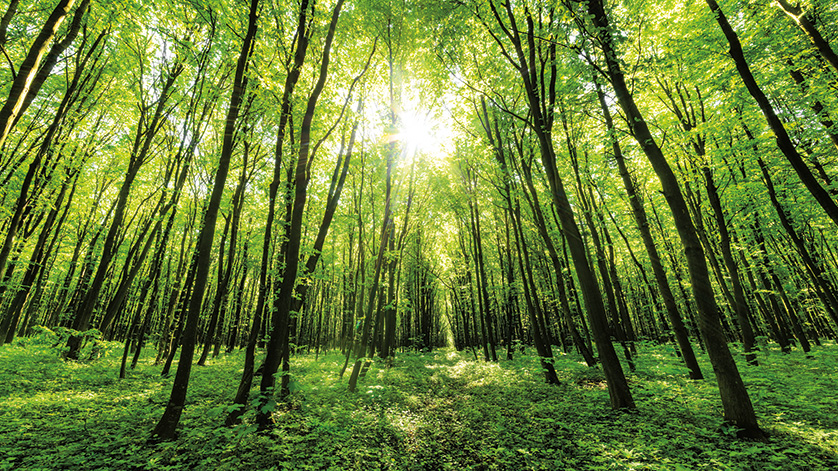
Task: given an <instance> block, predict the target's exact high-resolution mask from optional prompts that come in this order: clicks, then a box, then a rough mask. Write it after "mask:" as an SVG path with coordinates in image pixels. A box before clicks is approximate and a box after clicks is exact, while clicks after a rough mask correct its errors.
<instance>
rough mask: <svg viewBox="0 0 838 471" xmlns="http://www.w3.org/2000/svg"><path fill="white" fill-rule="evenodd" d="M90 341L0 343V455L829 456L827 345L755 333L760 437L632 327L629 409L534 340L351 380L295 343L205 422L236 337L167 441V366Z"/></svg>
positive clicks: (79, 459) (234, 373)
mask: <svg viewBox="0 0 838 471" xmlns="http://www.w3.org/2000/svg"><path fill="white" fill-rule="evenodd" d="M102 347H103V348H102V351H101V357H99V358H98V359H96V360H94V361H90V362H86V363H79V362H64V361H62V360H60V359H59V357H58V355H57V352H56V350H55V349H53V348H51V346H50V344H49V339H48V338H46V337H44V336H41V337H36V338H35V339H23V340H20V341H16V342H15V344H13V345H7V346H4V347H2V348H0V470H9V469H15V470H18V469H20V470H35V469H43V470H52V469H73V470H75V469H79V470H82V469H83V470H89V469H114V470H130V469H135V470H146V469H148V470H174V469H177V470H180V469H183V470H187V469H188V470H193V469H194V470H219V469H229V470H261V469H278V470H279V469H288V470H304V469H306V470H308V469H311V470H327V469H330V470H343V469H352V470H364V471H366V470H377V469H390V470H466V469H470V470H529V469H543V470H565V469H568V470H585V469H638V470H639V469H655V470H693V469H695V470H698V469H702V470H726V469H734V470H746V469H754V470H829V469H831V470H835V469H838V402H836V398H837V397H838V374H836V367H837V366H838V346H835V345H834V344H829V345H825V346H823V347H818V348H816V350H815V351H814V352H813V353H812V358H806V357H805V356H804V355H803V354H802V353H801V352H794V353H792V354H790V355H784V354H781V353H780V352H779V351H778V350H776V349H774V348H771V347H770V346H769V347H763V349H762V352H761V354H760V356H759V359H760V361H761V365H760V366H757V367H754V366H744V365H741V364H740V370H741V372H742V374H743V377H744V380H745V383H746V384H747V386H748V389H749V391H750V394H751V399H752V400H753V402H754V405H755V408H756V411H757V414H758V417H759V420H760V424H761V426H762V427H763V429H765V430H766V431H767V432H768V433H769V434H770V438H769V439H768V440H766V441H760V442H755V441H742V440H737V439H735V438H732V436H733V435H735V432H736V431H735V430H733V429H731V428H729V427H725V426H721V415H722V413H721V404H720V401H719V397H718V388H717V386H716V384H715V381H714V380H712V379H710V380H706V381H690V380H689V379H688V377H687V373H686V371H687V370H686V368H684V367H683V366H681V364H680V362H679V360H678V358H676V357H675V356H674V352H673V350H672V347H671V346H654V345H650V344H645V343H641V344H639V345H638V350H639V355H638V357H637V358H636V363H637V371H636V372H635V373H632V374H629V383H630V386H631V388H632V392H633V394H634V398H635V400H636V402H637V410H636V411H634V412H629V413H627V412H616V411H612V410H611V409H610V407H609V403H608V393H607V390H606V388H605V384H604V382H603V377H602V374H601V373H600V372H599V370H597V369H590V368H587V367H585V366H584V364H583V363H580V360H581V359H580V358H579V357H576V356H575V355H559V356H558V358H557V359H556V370H557V372H558V374H559V378H560V379H561V380H562V383H563V384H562V385H560V386H558V387H556V386H549V385H547V384H544V383H543V381H542V376H541V375H540V373H539V371H538V370H539V368H538V366H537V365H538V362H537V359H536V358H534V357H532V356H522V355H516V359H515V360H514V361H501V362H500V364H493V363H484V362H482V361H474V358H473V356H472V355H471V352H456V351H454V350H451V349H442V350H438V351H436V352H434V353H429V354H410V353H403V354H399V355H398V357H397V359H396V361H395V362H394V364H393V366H392V367H391V368H389V369H388V368H384V367H383V366H384V365H382V364H374V365H373V366H372V367H371V369H370V372H369V374H368V375H367V377H366V378H365V379H364V380H363V382H362V383H360V385H359V391H358V392H356V393H354V394H353V393H349V392H348V391H347V388H346V379H345V378H344V379H343V380H341V379H339V378H338V372H339V370H340V367H341V365H342V364H343V357H342V356H341V355H340V354H339V353H338V352H334V353H329V354H327V355H321V356H320V358H319V359H318V360H315V357H314V355H313V354H312V355H301V356H298V357H295V358H293V359H292V373H293V374H294V376H293V378H294V381H293V382H292V390H293V394H292V396H293V400H292V403H291V404H290V407H280V408H278V409H277V411H276V412H275V417H276V421H277V425H276V427H275V428H274V429H273V430H271V431H270V432H267V433H259V432H256V431H255V427H254V426H253V425H250V424H249V421H250V420H251V419H252V417H253V412H252V411H250V412H248V413H247V414H246V415H245V422H244V424H243V425H239V426H235V427H232V428H227V427H223V426H221V424H222V422H223V420H224V417H225V414H226V411H227V410H228V408H229V405H230V402H231V399H232V396H233V394H234V393H235V390H236V387H237V385H238V381H239V377H240V374H241V365H242V363H243V361H242V358H243V357H242V353H241V352H236V353H233V354H230V355H222V356H220V357H219V358H216V359H215V360H212V361H211V362H209V363H208V366H206V367H194V368H193V370H192V371H193V373H192V380H191V382H190V385H189V394H188V403H187V407H186V409H185V412H184V414H183V417H182V419H181V431H180V435H179V437H178V439H177V440H176V441H172V442H163V443H159V444H153V445H151V444H147V443H146V440H147V439H148V437H149V434H150V432H151V430H152V428H153V427H154V425H155V424H156V422H157V420H158V419H159V418H160V415H161V414H162V412H163V408H164V405H165V403H166V401H167V400H168V396H169V393H170V390H171V384H172V379H171V378H161V377H160V367H159V366H154V365H153V364H152V363H153V358H150V357H149V358H146V357H144V358H143V359H141V361H140V364H139V365H138V367H137V369H136V370H134V371H129V373H128V377H127V378H126V379H124V380H120V379H119V378H118V368H119V359H120V355H121V345H120V344H117V343H111V344H103V345H102ZM151 354H153V352H152V351H150V350H149V355H151ZM700 360H701V366H702V368H703V370H704V373H705V375H706V376H709V377H711V378H712V374H713V373H712V369H711V368H710V365H709V364H708V361H707V357H706V355H701V356H700ZM350 366H351V365H350ZM172 371H174V368H173V369H172Z"/></svg>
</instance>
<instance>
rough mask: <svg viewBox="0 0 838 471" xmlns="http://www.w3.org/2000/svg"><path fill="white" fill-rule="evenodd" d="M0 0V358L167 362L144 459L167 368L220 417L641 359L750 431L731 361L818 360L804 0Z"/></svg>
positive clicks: (625, 390)
mask: <svg viewBox="0 0 838 471" xmlns="http://www.w3.org/2000/svg"><path fill="white" fill-rule="evenodd" d="M0 10H2V11H0V13H2V19H0V52H2V56H3V57H2V61H0V104H2V108H1V109H0V238H2V242H0V345H4V344H5V345H6V346H4V347H2V348H3V349H6V353H4V355H8V356H7V357H6V358H9V359H10V358H24V357H26V355H25V351H26V349H27V348H35V346H42V347H43V346H45V345H47V344H48V345H49V346H50V350H49V351H50V352H52V353H51V354H52V355H53V356H54V357H55V358H58V359H60V362H59V363H56V365H72V364H80V365H86V364H92V363H96V362H97V361H104V360H100V359H99V357H100V356H101V355H103V354H104V356H105V357H109V356H110V355H111V354H110V353H107V352H110V351H111V350H113V351H114V352H116V353H113V355H115V356H116V357H119V358H120V361H116V362H114V368H116V370H117V371H116V373H117V376H118V378H117V379H118V380H119V381H129V380H131V377H132V375H133V376H134V377H135V378H136V377H139V375H140V373H139V371H151V369H155V371H157V373H156V374H158V373H159V374H160V375H161V376H162V377H163V378H169V380H167V381H168V382H166V383H159V384H158V386H157V387H158V388H164V389H166V391H167V392H166V396H167V398H166V399H162V400H161V401H160V404H161V405H160V407H159V408H158V409H156V410H157V415H158V416H159V417H158V418H157V419H155V422H156V426H153V427H152V426H149V429H148V430H147V433H146V436H145V438H146V439H149V444H150V445H149V446H151V444H159V443H165V442H168V441H171V440H174V439H175V438H176V437H177V436H178V433H179V432H178V431H179V430H182V429H183V428H184V426H183V424H182V423H181V416H182V414H183V413H184V409H185V406H186V404H189V403H190V401H191V400H193V399H190V398H191V397H192V396H193V395H194V393H193V389H194V388H193V386H192V384H194V382H193V381H191V380H190V378H191V377H193V376H195V374H196V370H195V368H193V363H194V364H195V365H196V366H200V367H204V366H207V367H208V368H209V367H212V366H213V365H221V364H224V365H227V366H226V367H225V369H224V374H225V375H227V376H229V377H227V378H226V379H225V380H224V382H223V384H225V385H226V386H225V387H227V386H229V388H228V389H226V390H225V391H222V392H220V393H223V394H225V395H226V396H225V397H227V399H226V400H227V404H226V405H225V406H224V408H223V413H218V414H216V415H218V418H217V419H218V420H217V422H218V423H217V424H216V425H217V426H219V427H220V426H222V425H226V426H227V427H233V428H234V429H235V428H236V427H238V430H243V431H245V432H242V433H243V434H244V433H251V432H252V433H255V432H257V431H258V432H260V433H266V432H267V431H270V430H275V429H277V428H278V427H280V425H279V424H278V421H279V422H281V419H280V418H278V417H279V415H280V414H281V412H282V411H284V410H288V408H290V409H292V410H293V406H292V404H294V401H295V400H298V399H299V397H298V394H299V388H301V387H312V385H311V384H309V385H308V386H301V385H302V384H304V383H305V382H306V381H315V379H314V378H316V377H319V376H317V375H315V376H306V372H307V370H306V368H308V369H313V368H324V367H323V365H327V364H328V365H332V366H333V370H334V371H332V372H331V373H332V376H333V377H330V379H329V380H328V381H333V383H331V384H332V386H331V387H333V388H334V387H336V388H340V389H341V390H342V391H345V392H346V394H348V395H349V396H346V397H352V396H351V395H352V394H356V395H357V394H359V392H358V390H359V389H361V388H363V387H364V386H363V384H364V382H365V381H368V380H369V378H368V376H371V375H377V374H378V373H377V372H385V373H386V372H387V371H391V370H392V371H396V370H398V368H400V365H404V364H410V365H414V367H416V368H420V369H421V368H424V367H423V366H421V365H422V364H423V363H422V361H421V358H424V357H423V356H422V355H426V356H427V358H428V363H427V364H433V363H434V362H435V361H436V360H433V358H437V359H438V360H439V361H442V360H441V358H443V357H444V358H447V359H448V361H452V362H454V359H455V358H458V359H462V360H463V361H464V362H469V361H470V362H475V363H479V362H484V363H486V364H487V365H496V366H498V367H499V368H500V367H502V366H503V365H504V364H507V365H508V368H513V370H510V371H514V372H515V374H516V375H527V376H528V377H530V378H531V379H537V381H539V382H544V383H546V384H547V385H551V386H553V390H555V391H561V390H562V388H565V387H567V383H568V381H569V379H568V378H569V376H568V375H571V376H573V375H577V376H578V375H585V374H590V375H592V377H595V378H596V381H595V382H596V383H597V384H601V385H602V387H603V388H604V394H607V401H606V402H607V404H605V403H603V404H600V406H601V408H602V409H603V410H608V409H609V408H610V409H611V410H615V411H622V413H633V412H631V411H634V410H637V409H639V410H642V409H643V408H644V407H649V404H648V396H647V395H646V394H645V393H643V391H644V388H643V387H638V381H640V379H639V378H641V377H643V375H647V374H649V373H648V368H654V365H655V364H656V363H655V361H652V360H651V358H659V356H660V355H663V354H661V352H662V351H667V352H670V356H671V358H669V359H659V361H660V362H661V363H660V364H665V363H666V362H673V361H674V362H675V363H676V364H678V365H679V366H678V367H677V369H678V371H679V372H678V373H677V376H678V377H679V378H682V379H684V380H685V381H686V383H685V384H689V382H690V381H694V382H699V381H704V382H708V383H710V384H712V385H713V387H715V386H718V389H717V390H715V391H716V392H715V393H713V394H714V397H713V399H712V400H713V401H716V402H715V403H714V404H716V405H715V406H714V407H716V409H717V410H716V412H715V413H714V414H711V415H715V418H716V420H717V422H718V424H723V427H725V428H724V430H725V431H727V432H729V433H728V435H731V436H732V437H739V438H742V439H749V440H757V441H759V440H769V439H770V436H771V435H772V434H773V433H772V430H774V431H776V425H768V426H766V425H765V420H766V418H765V417H766V416H765V413H764V412H760V411H759V403H758V402H757V401H756V400H755V399H754V398H755V397H757V398H762V397H763V394H765V385H764V384H761V383H760V381H759V380H755V381H751V380H748V381H746V380H743V373H742V372H741V371H742V370H743V369H744V371H746V372H749V373H747V375H750V376H747V375H745V376H747V377H748V378H755V377H759V378H762V377H763V376H759V375H760V374H763V373H756V371H766V370H769V371H770V369H771V368H775V369H777V370H778V371H779V369H782V368H785V366H783V365H785V364H784V363H782V360H777V359H776V358H775V356H772V355H774V353H777V354H778V355H789V358H792V356H794V358H795V360H789V361H803V360H805V359H809V360H812V361H813V362H814V361H821V360H823V358H824V357H823V355H827V356H828V355H832V354H833V353H834V352H832V353H823V352H830V350H829V348H833V349H834V341H835V340H836V329H838V291H836V288H835V287H836V283H838V258H836V249H838V239H836V230H835V229H836V227H835V226H836V224H838V184H836V182H834V181H833V178H838V174H836V172H838V170H836V163H837V162H838V126H836V124H835V122H834V115H835V114H836V113H838V93H836V92H838V55H836V51H837V50H838V45H836V43H838V37H836V36H838V5H836V4H835V3H834V2H830V1H826V0H807V1H805V2H801V3H790V2H788V1H786V0H774V1H768V0H764V1H740V0H723V1H720V2H718V3H717V1H716V0H705V1H692V0H667V1H661V2H642V1H609V2H605V1H604V0H578V1H577V0H554V1H547V0H521V1H512V0H506V1H499V0H443V1H430V0H402V1H390V0H386V1H385V0H359V1H352V0H348V1H347V0H334V1H329V2H315V1H314V0H299V1H297V0H295V1H285V0H247V1H245V0H150V1H144V0H113V1H111V0H48V1H32V0H10V2H9V3H8V5H7V6H5V8H0ZM27 345H28V346H29V347H27ZM14 348H18V349H23V350H21V351H18V352H17V353H13V352H15V350H12V349H14ZM38 348H41V347H38ZM44 348H45V347H44ZM445 352H449V353H450V355H449V353H445ZM42 353H43V352H41V353H36V352H32V355H33V358H36V357H37V355H38V354H42ZM14 355H18V356H14ZM312 355H313V356H314V359H312V358H311V357H312ZM321 355H322V356H323V362H322V363H318V359H319V358H320V357H321ZM445 355H449V356H447V357H446V356H445ZM451 355H453V356H451ZM664 356H665V355H664ZM519 357H523V358H526V359H530V360H531V361H530V362H529V363H527V362H526V361H524V360H521V359H520V358H519ZM798 357H799V359H798ZM829 358H831V357H829ZM569 359H572V361H569ZM341 360H342V361H341ZM16 361H17V360H16ZM522 361H523V363H522ZM405 362H406V363H405ZM455 363H456V362H455ZM21 365H23V366H21V368H22V369H21V370H20V371H24V370H25V369H26V368H27V367H25V362H24V363H21ZM138 365H139V366H138ZM302 365H305V366H304V367H303V366H302ZM313 365H319V366H313ZM452 365H453V363H452ZM522 365H527V366H522ZM568 365H577V366H582V365H584V368H581V369H579V368H577V369H573V368H574V367H573V366H568ZM56 367H60V366H56ZM452 367H453V366H452ZM472 367H476V366H474V365H472ZM6 368H7V370H8V371H9V372H10V374H15V372H14V370H12V369H8V368H9V367H6ZM428 368H429V367H428ZM446 368H447V367H446ZM568 368H570V370H568ZM644 368H646V370H645V371H644V370H643V369H644ZM818 368H820V366H819V367H818ZM298 370H299V371H298ZM587 370H589V371H590V373H580V371H587ZM27 371H28V370H27ZM318 371H320V370H318ZM324 371H325V370H324ZM423 371H424V370H423ZM198 374H201V373H198ZM219 374H220V373H219ZM318 374H320V373H318ZM382 374H384V373H382ZM325 375H326V373H322V376H325ZM417 381H418V380H417ZM749 381H751V382H749ZM571 382H572V381H571ZM578 383H580V384H581V383H586V384H587V382H586V381H580V382H578ZM202 384H203V383H202ZM538 387H539V388H543V385H539V386H538ZM161 390H162V389H161ZM544 390H546V391H549V390H550V389H549V388H548V389H544ZM539 391H542V389H539ZM638 391H640V393H638ZM307 394H308V395H315V394H316V393H315V392H314V391H313V390H309V391H308V392H307ZM556 394H560V393H559V392H556ZM755 394H756V396H755ZM571 396H572V395H571ZM295 397H296V398H297V399H295ZM577 399H578V398H577ZM755 404H756V405H757V407H755ZM283 407H285V409H283ZM219 410H222V409H219ZM161 414H162V415H161ZM771 423H772V424H773V422H771ZM149 437H150V438H149ZM830 446H831V451H830V452H829V453H832V455H830V456H832V459H833V460H834V459H835V456H834V455H835V453H836V451H835V447H836V445H835V442H834V439H833V441H832V442H831V445H830ZM829 453H827V455H829ZM10 466H12V467H13V466H14V462H12V464H11V465H10ZM512 467H513V468H514V467H515V466H512ZM417 469H418V468H417ZM788 469H792V468H788Z"/></svg>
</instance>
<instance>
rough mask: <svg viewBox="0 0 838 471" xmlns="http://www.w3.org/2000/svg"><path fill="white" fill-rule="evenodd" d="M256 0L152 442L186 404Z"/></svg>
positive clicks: (170, 433) (167, 432)
mask: <svg viewBox="0 0 838 471" xmlns="http://www.w3.org/2000/svg"><path fill="white" fill-rule="evenodd" d="M258 10H259V0H251V3H250V13H249V15H248V27H247V34H246V35H245V37H244V41H243V43H242V49H241V52H240V53H239V58H238V61H237V63H236V76H235V79H234V82H233V93H232V94H231V96H230V107H229V109H228V111H227V119H226V121H225V123H226V124H225V126H224V141H223V146H222V149H221V156H220V157H219V160H218V169H217V170H216V174H215V182H214V184H213V188H212V193H211V195H210V200H209V204H208V205H207V209H206V211H205V212H204V218H203V224H202V226H201V232H200V235H199V239H198V246H197V252H196V257H197V267H196V272H195V286H194V288H193V292H192V297H191V300H190V303H189V313H188V315H187V319H186V324H185V326H184V339H183V345H182V347H181V358H180V361H179V362H178V371H177V374H176V376H175V380H174V384H173V385H172V394H171V397H170V398H169V402H168V404H167V405H166V410H165V411H164V412H163V416H162V417H161V418H160V422H158V424H157V426H156V427H155V428H154V431H153V432H152V439H153V440H172V439H174V438H175V436H176V428H177V425H178V422H179V421H180V416H181V414H182V413H183V406H184V403H185V401H186V390H187V387H188V386H189V374H190V372H191V370H192V356H193V354H194V352H195V343H196V340H197V336H198V320H199V317H200V314H201V303H202V301H203V297H204V290H205V288H206V285H207V278H208V277H209V276H208V275H209V268H210V263H211V259H212V240H213V237H214V235H215V223H216V220H217V218H218V209H219V206H220V205H221V195H222V193H223V192H224V184H225V183H226V181H227V173H228V172H229V169H230V159H231V157H232V154H233V136H234V133H235V126H236V121H237V120H238V115H239V106H240V105H241V102H242V99H243V97H244V94H245V91H246V89H247V77H246V73H247V63H248V59H249V58H250V55H251V54H252V52H253V44H254V41H255V37H256V29H257V23H258V19H259V17H258Z"/></svg>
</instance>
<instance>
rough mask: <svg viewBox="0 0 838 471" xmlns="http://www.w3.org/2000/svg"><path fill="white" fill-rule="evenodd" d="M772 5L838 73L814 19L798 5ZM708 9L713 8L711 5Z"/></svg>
mask: <svg viewBox="0 0 838 471" xmlns="http://www.w3.org/2000/svg"><path fill="white" fill-rule="evenodd" d="M774 3H776V4H777V6H779V7H780V9H781V10H783V11H784V12H785V13H786V15H788V16H789V17H790V18H791V19H792V20H794V22H795V23H796V24H797V27H798V28H800V30H801V31H803V32H804V33H805V34H806V37H808V38H809V41H811V42H812V45H814V46H815V48H816V49H817V50H818V52H820V54H821V55H822V56H823V58H824V59H826V61H827V62H829V65H831V66H832V68H833V69H835V73H838V54H835V51H833V50H832V48H831V47H830V46H829V43H828V42H827V41H826V39H824V37H823V36H822V35H821V33H820V31H818V28H817V27H815V21H814V19H813V18H812V17H811V16H810V15H809V14H808V13H807V12H804V11H803V9H802V8H801V7H800V4H799V3H798V4H797V5H792V4H790V3H789V2H788V1H787V0H774ZM710 8H713V7H712V5H711V7H710ZM720 21H721V20H720ZM725 34H727V33H725Z"/></svg>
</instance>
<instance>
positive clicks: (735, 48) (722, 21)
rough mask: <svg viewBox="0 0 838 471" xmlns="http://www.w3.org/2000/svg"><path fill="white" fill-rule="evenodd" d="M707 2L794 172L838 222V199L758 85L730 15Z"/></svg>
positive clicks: (829, 214)
mask: <svg viewBox="0 0 838 471" xmlns="http://www.w3.org/2000/svg"><path fill="white" fill-rule="evenodd" d="M779 1H782V0H778V3H779ZM706 2H707V6H709V7H710V11H712V12H713V15H714V16H715V17H716V21H717V22H718V23H719V26H720V27H721V29H722V32H724V35H725V37H726V38H727V41H728V43H729V44H730V55H731V57H732V58H733V60H734V62H735V63H736V70H737V71H739V75H740V77H742V81H743V82H744V83H745V86H746V87H747V88H748V91H749V92H750V93H751V96H753V97H754V100H756V102H757V105H759V108H760V110H762V114H763V115H764V116H765V120H766V121H768V126H769V127H770V128H771V131H772V132H773V133H774V137H775V138H776V140H777V147H779V148H780V151H781V152H782V153H783V155H784V156H785V157H786V159H787V160H788V161H789V163H790V164H791V166H792V168H794V171H795V172H797V175H798V176H799V177H800V180H801V181H802V182H803V184H804V185H805V186H806V188H807V189H808V190H809V192H810V193H811V194H812V196H813V197H814V198H815V201H817V202H818V204H819V205H820V206H821V208H823V210H824V212H826V214H827V216H829V217H830V218H831V219H832V222H834V223H835V224H838V205H836V204H835V200H833V199H832V197H831V196H830V195H829V193H828V192H827V191H826V190H824V188H823V187H822V186H821V185H820V183H818V181H817V179H816V178H815V176H814V175H813V174H812V171H811V170H809V167H808V166H806V163H805V162H804V161H803V158H802V157H801V156H800V154H799V153H798V152H797V149H795V147H794V144H793V143H792V142H791V139H790V138H789V135H788V132H787V131H786V128H785V126H784V125H783V123H782V121H780V118H778V117H777V114H776V113H775V112H774V107H773V106H772V105H771V102H770V101H769V100H768V97H766V96H765V93H763V91H762V89H761V88H760V87H759V85H758V84H757V82H756V79H754V75H753V74H752V73H751V68H750V66H749V65H748V62H747V61H746V60H745V54H744V53H743V52H742V45H741V44H740V42H739V37H738V36H737V34H736V32H735V31H733V28H732V27H731V26H730V23H728V21H727V17H726V16H725V14H724V12H722V9H721V8H720V7H719V5H718V4H717V3H716V1H715V0H706ZM822 52H823V51H822ZM833 56H834V53H833ZM832 66H833V67H835V68H836V72H838V60H836V62H834V63H832Z"/></svg>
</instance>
